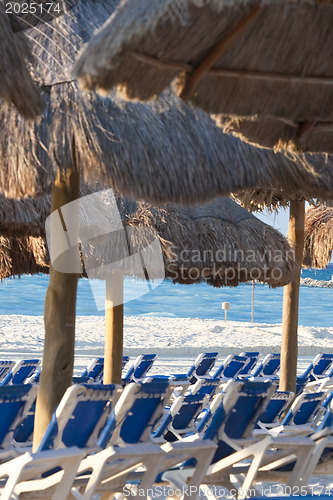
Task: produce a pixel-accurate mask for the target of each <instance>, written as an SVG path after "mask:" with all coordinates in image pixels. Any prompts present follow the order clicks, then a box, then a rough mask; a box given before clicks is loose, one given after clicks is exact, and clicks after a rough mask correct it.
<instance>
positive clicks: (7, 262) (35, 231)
mask: <svg viewBox="0 0 333 500" xmlns="http://www.w3.org/2000/svg"><path fill="white" fill-rule="evenodd" d="M50 208H51V203H50V198H49V197H44V198H40V199H38V200H32V199H26V200H22V201H16V200H10V199H6V198H5V197H4V196H3V195H1V194H0V280H3V279H5V278H9V277H10V276H15V275H18V276H20V275H21V274H36V273H48V272H49V263H48V259H49V257H48V251H47V247H46V242H45V229H44V224H45V218H46V217H47V215H48V214H49V212H50Z"/></svg>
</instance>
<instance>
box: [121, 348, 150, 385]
mask: <svg viewBox="0 0 333 500" xmlns="http://www.w3.org/2000/svg"><path fill="white" fill-rule="evenodd" d="M156 357H157V356H156V354H141V356H138V357H137V358H136V360H135V361H134V363H133V365H132V366H131V368H130V369H129V371H128V372H127V373H126V375H125V377H124V378H123V382H125V383H127V382H131V381H133V382H135V381H140V380H141V379H143V378H144V377H145V375H146V373H147V372H148V370H150V368H151V367H152V366H153V363H154V361H155V359H156Z"/></svg>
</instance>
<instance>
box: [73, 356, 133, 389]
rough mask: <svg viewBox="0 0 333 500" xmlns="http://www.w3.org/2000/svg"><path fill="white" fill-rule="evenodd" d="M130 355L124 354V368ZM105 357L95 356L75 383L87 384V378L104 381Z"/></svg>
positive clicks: (90, 380) (92, 380)
mask: <svg viewBox="0 0 333 500" xmlns="http://www.w3.org/2000/svg"><path fill="white" fill-rule="evenodd" d="M129 359H130V358H129V356H123V362H122V369H124V368H125V366H126V364H127V363H128V361H129ZM103 371H104V358H94V359H93V360H92V361H91V363H90V364H89V365H88V366H87V368H86V369H85V370H84V371H83V372H82V374H81V375H80V376H79V377H76V378H75V383H81V384H85V383H86V380H89V382H90V383H92V382H97V383H101V384H102V383H103Z"/></svg>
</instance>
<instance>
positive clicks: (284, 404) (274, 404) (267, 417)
mask: <svg viewBox="0 0 333 500" xmlns="http://www.w3.org/2000/svg"><path fill="white" fill-rule="evenodd" d="M294 397H295V394H294V393H293V392H288V391H275V392H274V393H273V394H272V397H271V398H270V400H269V403H268V405H267V406H266V409H265V411H264V412H263V414H262V415H260V417H259V421H258V424H257V427H258V428H261V429H269V428H270V427H274V426H278V425H280V421H279V420H280V418H281V417H282V415H283V413H284V412H285V411H286V410H287V408H288V407H289V405H290V403H291V401H292V400H293V399H294Z"/></svg>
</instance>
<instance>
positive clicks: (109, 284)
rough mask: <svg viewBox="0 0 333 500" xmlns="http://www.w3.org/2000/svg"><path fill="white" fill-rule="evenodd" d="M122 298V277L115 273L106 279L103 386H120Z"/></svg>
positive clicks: (119, 272)
mask: <svg viewBox="0 0 333 500" xmlns="http://www.w3.org/2000/svg"><path fill="white" fill-rule="evenodd" d="M123 298H124V275H123V273H122V272H121V271H116V272H113V273H112V274H110V275H109V276H108V277H107V279H106V299H105V354H104V376H103V383H104V384H111V383H112V384H121V371H122V363H123V333H124V306H123ZM115 304H116V305H115Z"/></svg>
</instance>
